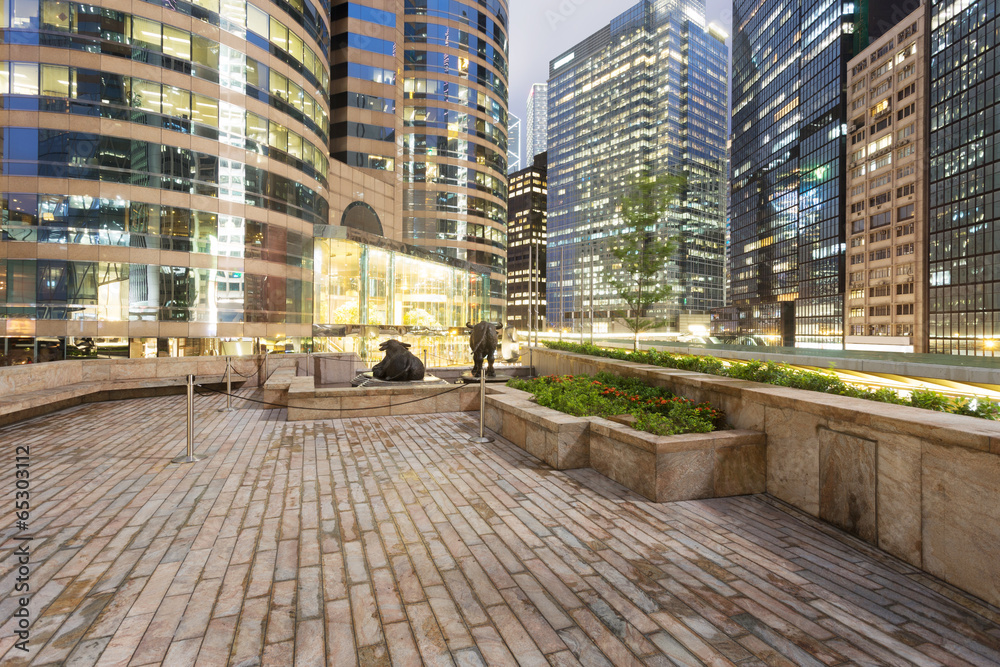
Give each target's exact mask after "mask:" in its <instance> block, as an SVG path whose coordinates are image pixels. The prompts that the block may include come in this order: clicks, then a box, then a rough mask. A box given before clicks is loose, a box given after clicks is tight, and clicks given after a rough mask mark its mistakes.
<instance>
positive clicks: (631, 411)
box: [507, 373, 725, 435]
mask: <svg viewBox="0 0 1000 667" xmlns="http://www.w3.org/2000/svg"><path fill="white" fill-rule="evenodd" d="M507 385H508V386H510V387H513V388H515V389H520V390H522V391H527V392H529V393H531V394H534V396H535V401H536V402H537V403H538V404H539V405H542V406H545V407H547V408H552V409H553V410H558V411H560V412H565V413H566V414H570V415H574V416H577V417H589V416H598V417H614V416H616V415H633V416H635V417H636V419H637V425H636V428H638V429H640V430H645V431H650V432H652V433H660V434H662V435H670V434H675V433H709V432H711V431H714V430H715V429H716V428H718V427H721V426H723V425H724V423H725V415H724V414H723V413H722V412H720V411H718V410H716V409H715V408H713V407H712V406H710V405H708V404H706V403H701V404H696V403H695V402H694V401H690V400H688V399H686V398H682V397H680V396H675V395H673V394H672V393H670V392H669V391H667V390H666V389H661V388H659V387H652V386H650V385H648V384H646V383H645V382H642V381H641V380H638V379H635V378H625V377H620V376H617V375H614V374H611V373H598V374H597V375H596V376H593V377H591V376H588V375H575V376H574V375H563V376H554V375H546V376H543V377H539V378H535V379H532V380H517V379H515V380H510V381H509V382H508V383H507ZM650 416H652V417H655V419H647V417H650ZM640 423H641V424H646V425H648V428H647V427H644V426H640V425H639V424H640ZM654 428H655V429H656V430H651V429H654Z"/></svg>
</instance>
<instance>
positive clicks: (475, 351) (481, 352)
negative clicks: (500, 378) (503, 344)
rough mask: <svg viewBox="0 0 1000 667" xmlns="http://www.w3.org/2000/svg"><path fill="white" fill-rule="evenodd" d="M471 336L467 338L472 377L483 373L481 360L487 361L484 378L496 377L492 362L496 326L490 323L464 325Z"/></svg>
mask: <svg viewBox="0 0 1000 667" xmlns="http://www.w3.org/2000/svg"><path fill="white" fill-rule="evenodd" d="M465 326H467V327H468V328H469V329H472V334H471V335H470V336H469V347H471V348H472V361H473V362H474V363H473V366H472V377H476V378H477V377H479V376H480V374H481V373H482V372H483V359H486V360H487V361H489V364H490V365H489V366H488V367H487V369H486V377H496V371H494V370H493V361H494V359H495V358H496V354H497V325H495V324H493V323H492V322H480V323H479V324H477V325H475V326H473V325H472V324H471V323H466V325H465Z"/></svg>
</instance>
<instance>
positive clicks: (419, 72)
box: [401, 0, 508, 321]
mask: <svg viewBox="0 0 1000 667" xmlns="http://www.w3.org/2000/svg"><path fill="white" fill-rule="evenodd" d="M404 12H405V14H404V20H405V25H404V35H403V47H404V53H403V100H402V105H401V106H402V117H403V118H402V119H403V127H402V151H401V155H402V157H401V160H402V170H401V178H402V181H403V192H402V207H401V208H402V228H403V239H404V241H405V242H406V243H410V244H413V245H415V246H418V247H420V248H423V249H425V250H428V251H430V252H433V253H435V254H437V255H439V256H442V257H447V258H452V259H457V260H462V261H465V262H468V263H470V264H472V265H474V266H479V267H485V268H486V269H488V271H489V276H490V277H489V285H488V288H487V289H488V293H489V298H490V312H489V314H488V316H489V318H490V319H492V320H493V321H500V319H501V318H502V316H503V311H504V307H505V301H506V287H505V275H506V262H507V260H506V257H507V232H506V225H507V122H508V119H507V103H508V96H507V85H508V13H507V2H506V0H478V1H477V0H463V1H461V2H460V1H458V0H406V2H405V10H404Z"/></svg>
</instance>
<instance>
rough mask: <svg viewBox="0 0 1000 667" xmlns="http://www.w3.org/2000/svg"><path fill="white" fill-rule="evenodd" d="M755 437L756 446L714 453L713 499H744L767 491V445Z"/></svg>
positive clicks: (734, 447)
mask: <svg viewBox="0 0 1000 667" xmlns="http://www.w3.org/2000/svg"><path fill="white" fill-rule="evenodd" d="M758 435H759V438H758V439H759V440H760V442H759V443H757V444H746V445H735V446H732V447H718V448H717V449H716V450H715V470H714V471H713V489H714V495H713V497H715V498H725V497H728V496H744V495H750V494H754V493H764V492H765V491H766V490H767V445H766V444H765V443H764V437H763V435H760V434H758Z"/></svg>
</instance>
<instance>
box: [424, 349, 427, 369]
mask: <svg viewBox="0 0 1000 667" xmlns="http://www.w3.org/2000/svg"><path fill="white" fill-rule="evenodd" d="M426 369H427V348H424V370H426Z"/></svg>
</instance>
